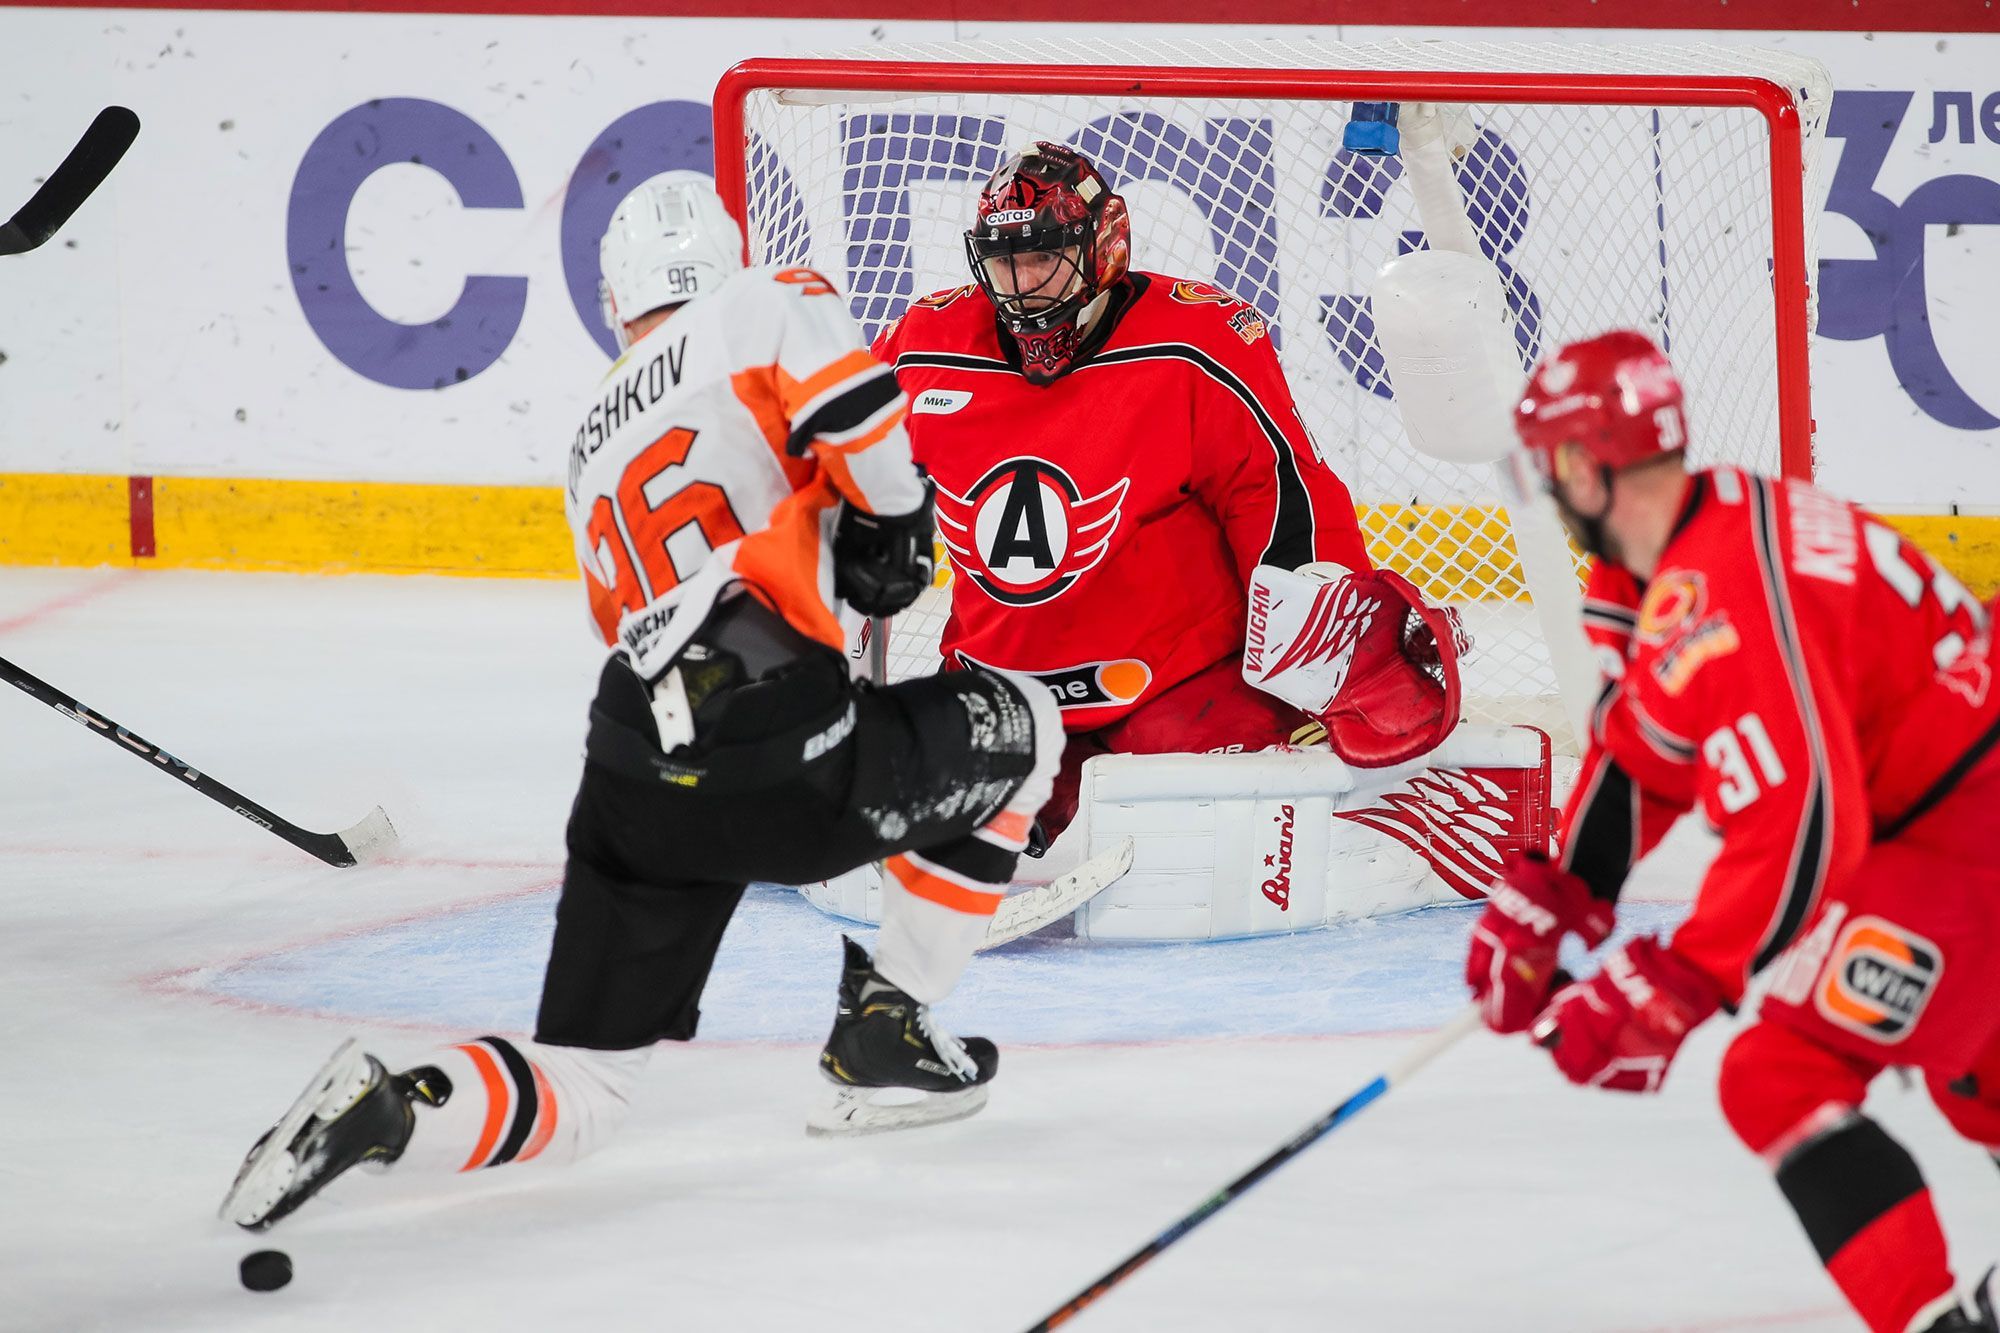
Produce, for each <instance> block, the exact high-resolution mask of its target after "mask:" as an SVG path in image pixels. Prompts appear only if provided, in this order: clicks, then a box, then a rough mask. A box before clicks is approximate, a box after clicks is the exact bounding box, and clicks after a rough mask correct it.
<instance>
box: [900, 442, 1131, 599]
mask: <svg viewBox="0 0 2000 1333" xmlns="http://www.w3.org/2000/svg"><path fill="white" fill-rule="evenodd" d="M1131 484H1132V483H1131V480H1130V479H1129V478H1126V477H1120V478H1119V479H1118V481H1117V483H1116V484H1115V485H1112V486H1110V487H1107V488H1106V489H1104V490H1102V491H1099V492H1098V493H1097V494H1096V495H1092V496H1087V497H1086V496H1085V495H1084V493H1083V488H1082V487H1080V486H1078V485H1077V484H1076V482H1075V480H1074V479H1073V478H1071V476H1070V475H1069V473H1067V472H1065V471H1063V470H1062V469H1061V468H1060V467H1057V466H1056V465H1055V464H1054V463H1051V462H1049V461H1048V460H1046V459H1041V458H1010V459H1008V460H1007V461H1006V462H1004V463H1001V464H999V465H998V466H996V467H994V468H993V469H992V470H990V471H989V472H987V474H986V475H985V476H983V477H981V478H980V479H979V480H978V481H976V482H974V483H973V485H972V488H971V489H970V490H969V491H967V492H966V493H965V494H964V495H958V494H955V493H954V492H952V491H949V490H947V489H945V488H944V487H943V486H940V487H938V488H937V520H938V535H939V537H940V538H942V539H943V541H944V544H945V547H946V549H947V550H949V551H950V552H951V559H952V563H953V564H955V565H956V566H958V568H959V570H960V572H961V573H963V574H964V575H965V577H967V578H969V579H971V580H972V581H973V582H974V583H976V584H978V585H979V586H980V588H982V589H984V590H985V592H986V594H987V595H988V596H990V597H992V598H993V600H995V601H996V602H1003V603H1005V604H1006V605H1008V606H1034V605H1037V604H1038V603H1041V602H1046V601H1049V600H1051V599H1053V598H1056V597H1060V596H1061V595H1062V594H1063V593H1064V592H1066V591H1068V590H1069V588H1070V586H1071V585H1072V584H1074V583H1075V582H1076V581H1077V579H1078V578H1080V577H1081V576H1082V575H1083V574H1085V573H1087V572H1088V571H1089V570H1090V569H1091V568H1093V567H1094V566H1095V565H1096V564H1097V562H1098V561H1100V560H1102V559H1104V553H1105V552H1106V551H1108V550H1109V549H1110V547H1111V534H1112V533H1114V532H1116V531H1117V530H1118V519H1119V515H1120V512H1121V509H1120V506H1121V505H1122V504H1123V503H1124V500H1125V492H1126V490H1127V489H1128V488H1129V487H1130V486H1131Z"/></svg>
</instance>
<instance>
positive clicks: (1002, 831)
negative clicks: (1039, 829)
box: [982, 810, 1035, 842]
mask: <svg viewBox="0 0 2000 1333" xmlns="http://www.w3.org/2000/svg"><path fill="white" fill-rule="evenodd" d="M1034 822H1035V817H1034V816H1033V815H1031V814H1027V813H1025V812H1023V811H1020V810H1002V811H1001V812H1000V813H999V814H997V815H995V816H993V818H991V819H989V820H987V821H986V827H985V829H984V830H982V831H983V832H988V833H992V834H995V835H997V836H999V837H1002V838H1005V839H1007V841H1009V842H1026V841H1027V840H1028V830H1029V829H1030V828H1031V827H1032V826H1033V825H1034Z"/></svg>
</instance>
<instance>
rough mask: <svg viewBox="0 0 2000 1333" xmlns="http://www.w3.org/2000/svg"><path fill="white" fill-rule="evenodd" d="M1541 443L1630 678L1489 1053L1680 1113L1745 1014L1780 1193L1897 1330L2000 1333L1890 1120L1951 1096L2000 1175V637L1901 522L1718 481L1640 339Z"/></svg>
mask: <svg viewBox="0 0 2000 1333" xmlns="http://www.w3.org/2000/svg"><path fill="white" fill-rule="evenodd" d="M1516 426H1517V428H1518V430H1519V434H1520V437H1521V440H1522V442H1523V444H1524V445H1525V446H1526V449H1527V451H1528V453H1529V454H1530V455H1531V456H1532V458H1533V460H1534V461H1535V463H1536V464H1538V465H1539V467H1540V468H1541V470H1542V472H1543V475H1544V477H1545V478H1546V480H1547V482H1548V484H1549V487H1550V489H1551V491H1552V492H1553V494H1554V496H1555V498H1556V501H1557V503H1558V505H1559V507H1560V508H1561V509H1562V511H1563V515H1564V518H1565V521H1566V522H1567V524H1568V526H1569V527H1570V529H1571V532H1572V534H1573V535H1574V536H1575V537H1576V539H1577V540H1578V542H1579V543H1580V544H1582V545H1583V546H1585V547H1586V548H1587V549H1588V550H1589V551H1590V552H1591V553H1592V554H1593V555H1594V556H1595V557H1596V563H1595V568H1594V570H1593V573H1592V577H1591V586H1590V598H1589V601H1588V603H1587V607H1586V619H1587V620H1588V621H1589V623H1590V627H1591V629H1592V631H1593V633H1594V634H1595V635H1596V636H1597V637H1598V640H1599V643H1600V645H1601V646H1603V647H1605V648H1609V649H1612V651H1611V652H1610V654H1609V658H1610V661H1609V665H1610V666H1611V668H1612V670H1611V672H1610V678H1609V679H1608V681H1607V683H1606V687H1605V691H1604V694H1603V696H1602V698H1601V699H1600V701H1599V703H1598V705H1597V708H1596V711H1595V716H1594V723H1593V728H1592V733H1593V734H1592V737H1591V745H1590V750H1589V754H1588V757H1587V759H1586V761H1585V766H1584V769H1583V773H1582V776H1581V778H1580V780H1579V782H1578V785H1577V788H1576V791H1575V793H1574V794H1573V796H1572V797H1571V799H1570V803H1569V807H1568V809H1567V810H1566V811H1565V814H1564V819H1563V836H1562V839H1561V848H1562V850H1561V855H1560V859H1559V860H1555V861H1551V860H1547V859H1541V858H1531V857H1519V858H1516V859H1515V860H1514V861H1513V862H1512V863H1511V865H1510V867H1509V869H1508V872H1507V875H1506V879H1505V882H1504V884H1502V885H1500V886H1498V887H1496V889H1495V890H1494V893H1493V896H1492V899H1491V902H1490V904H1489V906H1488V907H1487V908H1486V910H1485V912H1484V914H1483V916H1482V919H1481V921H1480V923H1479V925H1478V927H1477V928H1476V929H1475V931H1474V934H1473V942H1472V947H1471V950H1470V954H1469V957H1468V960H1467V966H1466V974H1467V981H1468V982H1469V983H1470V985H1471V987H1472V990H1473V994H1474V996H1475V998H1476V999H1477V1001H1478V1003H1479V1004H1480V1006H1481V1008H1482V1011H1483V1013H1484V1015H1485V1018H1486V1021H1487V1023H1488V1025H1489V1026H1491V1027H1492V1028H1494V1029H1495V1030H1496V1031H1501V1032H1511V1031H1519V1030H1522V1029H1525V1028H1532V1029H1533V1032H1534V1034H1535V1037H1536V1039H1537V1040H1538V1041H1539V1042H1540V1043H1541V1044H1542V1045H1543V1046H1544V1047H1547V1048H1549V1049H1550V1051H1551V1053H1552V1054H1553V1056H1554V1059H1555V1063H1556V1065H1557V1067H1558V1068H1559V1069H1560V1070H1561V1071H1562V1073H1563V1074H1564V1075H1565V1076H1567V1077H1568V1078H1569V1079H1571V1080H1572V1081H1574V1082H1576V1083H1580V1084H1584V1085H1588V1086H1593V1087H1603V1088H1610V1089H1615V1090H1619V1091H1627V1092H1649V1091H1652V1090H1654V1089H1656V1088H1658V1087H1659V1085H1660V1083H1661V1080H1662V1079H1664V1078H1665V1076H1666V1072H1667V1067H1668V1064H1669V1062H1670V1061H1671V1060H1672V1059H1673V1056H1674V1052H1675V1050H1676V1049H1677V1048H1678V1047H1679V1045H1680V1044H1681V1041H1682V1039H1683V1038H1684V1037H1685V1036H1686V1035H1687V1033H1688V1032H1689V1031H1690V1030H1691V1029H1693V1028H1694V1027H1695V1026H1696V1025H1698V1024H1699V1023H1701V1022H1703V1021H1704V1020H1706V1019H1707V1018H1708V1017H1710V1016H1711V1015H1712V1014H1714V1013H1715V1012H1716V1010H1718V1009H1721V1008H1729V1009H1734V1008H1735V1007H1736V1006H1737V1005H1739V1004H1741V1003H1743V1000H1744V995H1745V990H1746V988H1747V987H1748V985H1749V983H1750V979H1751V977H1752V976H1753V975H1755V974H1757V973H1759V972H1762V971H1764V970H1765V969H1766V968H1769V969H1771V986H1770V989H1769V992H1768V993H1767V995H1766V996H1765V998H1764V1000H1763V1005H1762V1009H1761V1011H1760V1012H1759V1014H1758V1016H1757V1018H1756V1021H1754V1022H1752V1023H1751V1024H1750V1025H1749V1026H1747V1027H1746V1028H1745V1029H1744V1030H1743V1031H1742V1032H1741V1033H1739V1034H1738V1035H1737V1037H1736V1038H1735V1040H1734V1041H1733V1042H1732V1043H1731V1045H1730V1047H1729V1049H1728V1052H1727V1054H1726V1055H1725V1056H1724V1057H1723V1061H1722V1069H1721V1074H1720V1077H1719V1087H1718V1092H1719V1096H1720V1100H1721V1103H1722V1110H1723V1114H1724V1116H1725V1117H1726V1118H1727V1119H1728V1121H1729V1124H1730V1126H1731V1128H1733V1129H1734V1130H1735V1131H1736V1133H1737V1135H1738V1136H1739V1137H1740V1138H1741V1139H1742V1140H1743V1141H1744V1143H1745V1144H1747V1145H1748V1146H1749V1148H1750V1149H1751V1151H1752V1152H1754V1153H1756V1154H1757V1155H1758V1156H1759V1157H1760V1158H1761V1159H1762V1160H1763V1162H1764V1163H1765V1165H1766V1166H1767V1167H1768V1168H1769V1169H1770V1170H1771V1172H1772V1173H1773V1175H1774V1176H1775V1178H1776V1181H1777V1184H1778V1187H1779V1189H1780V1190H1781V1191H1782V1192H1783V1194H1784V1196H1785V1198H1786V1200H1787V1201H1788V1202H1789V1203H1790V1204H1791V1205H1792V1208H1793V1210H1794V1211H1795V1212H1796V1213H1797V1214H1798V1218H1799V1221H1800V1223H1801V1224H1802V1225H1803V1226H1804V1228H1805V1231H1806V1234H1807V1236H1808V1238H1809V1239H1810V1240H1811V1242H1812V1244H1813V1246H1814V1248H1815V1249H1816V1250H1817V1251H1818V1254H1819V1257H1820V1259H1821V1261H1822V1262H1823V1263H1824V1264H1825V1265H1826V1269H1827V1272H1828V1273H1829V1274H1830V1275H1831V1277H1832V1278H1833V1280H1834V1282H1835V1283H1836V1284H1837V1285H1838V1286H1839V1288H1840V1290H1841V1291H1842V1292H1843V1293H1844V1294H1845V1295H1846V1297H1847V1299H1848V1301H1849V1302H1850V1303H1851V1304H1852V1305H1853V1307H1854V1309H1855V1311H1856V1312H1857V1313H1858V1314H1859V1315H1860V1316H1861V1318H1862V1319H1863V1320H1864V1321H1865V1322H1866V1323H1867V1325H1868V1327H1869V1328H1871V1329H1874V1330H1876V1331H1877V1333H1913V1331H1917V1330H1923V1331H1926V1333H1947V1331H1948V1330H1987V1331H1988V1333H1992V1331H1993V1330H1995V1328H1996V1321H1995V1318H1994V1313H1993V1307H1992V1304H1991V1292H1990V1284H1988V1285H1987V1286H1984V1287H1982V1289H1981V1291H1980V1292H1979V1294H1978V1296H1977V1298H1976V1306H1977V1311H1976V1313H1975V1312H1973V1311H1969V1310H1967V1309H1966V1308H1965V1307H1963V1306H1962V1305H1961V1304H1960V1301H1959V1298H1958V1297H1957V1295H1956V1294H1955V1292H1954V1283H1953V1277H1952V1274H1951V1271H1950V1269H1949V1267H1948V1265H1947V1260H1946V1248H1945V1241H1944V1236H1943V1233H1942V1231H1941V1230H1940V1228H1939V1224H1938V1218H1937V1214H1936V1211H1935V1210H1934V1208H1933V1207H1932V1204H1931V1198H1930V1193H1929V1190H1928V1189H1927V1187H1926V1186H1925V1184H1924V1180H1923V1177H1922V1175H1921V1174H1920V1173H1919V1171H1918V1169H1917V1165H1916V1163H1915V1162H1914V1161H1913V1160H1912V1159H1911V1157H1910V1155H1909V1153H1908V1152H1906V1151H1905V1150H1904V1149H1903V1148H1902V1146H1901V1145H1899V1144H1898V1143H1897V1142H1896V1141H1895V1140H1894V1139H1892V1138H1891V1137H1890V1136H1889V1135H1888V1134H1887V1133H1886V1132H1885V1131H1884V1130H1883V1129H1882V1128H1881V1126H1879V1125H1878V1124H1876V1123H1875V1121H1873V1120H1872V1119H1870V1118H1869V1117H1868V1116H1866V1115H1865V1114H1863V1113H1862V1110H1861V1104H1862V1100H1863V1097H1864V1095H1865V1093H1866V1090H1867V1087H1868V1085H1869V1083H1870V1082H1871V1081H1872V1080H1873V1079H1874V1078H1875V1076H1876V1075H1877V1074H1879V1073H1881V1072H1882V1070H1883V1069H1885V1068H1886V1067H1888V1066H1889V1065H1892V1064H1893V1065H1901V1066H1907V1067H1911V1068H1914V1069H1917V1070H1920V1071H1922V1074H1923V1077H1924V1081H1925V1083H1926V1085H1927V1087H1928V1088H1929V1091H1930V1094H1931V1096H1932V1097H1933V1098H1934V1099H1935V1100H1936V1102H1937V1105H1938V1107H1939V1109H1940V1110H1942V1111H1943V1112H1944V1114H1945V1117H1946V1118H1947V1119H1948V1120H1949V1121H1950V1122H1951V1124H1952V1125H1953V1126H1955V1127H1956V1128H1957V1129H1958V1131H1959V1132H1960V1133H1961V1134H1963V1135H1964V1136H1965V1137H1967V1138H1969V1139H1971V1140H1973V1141H1975V1142H1977V1143H1980V1144H1983V1145H1985V1146H1986V1147H1987V1149H1988V1150H1989V1151H1992V1152H2000V866H1996V865H1995V863H1994V861H1993V857H1992V849H1991V845H1990V844H1991V833H1990V828H1991V819H1992V814H1991V812H1992V810H1993V809H1994V806H1995V802H1996V801H2000V754H1996V753H1995V748H1996V747H1995V741H1996V739H2000V689H1996V688H1995V682H1994V680H1993V662H1992V655H1991V646H1992V645H1991V640H1990V638H1989V623H1988V616H1989V612H1988V608H1987V607H1985V606H1983V605H1981V604H1980V603H1979V602H1978V601H1977V600H1976V599H1975V598H1973V597H1972V596H1971V595H1970V594H1969V593H1967V592H1966V590H1965V588H1964V587H1963V586H1962V585H1960V584H1959V582H1958V581H1957V580H1956V579H1954V578H1952V576H1951V575H1950V574H1948V573H1946V572H1945V571H1943V570H1942V569H1940V568H1939V567H1938V566H1937V565H1936V564H1935V563H1934V562H1933V561H1932V560H1931V558H1930V557H1929V556H1927V555H1926V554H1924V552H1923V551H1921V550H1919V549H1918V548H1917V547H1916V546H1914V545H1912V544H1911V543H1910V542H1909V541H1908V540H1907V539H1905V538H1903V537H1901V536H1900V535H1898V534H1897V533H1896V532H1895V530H1894V529H1892V528H1890V527H1888V526H1887V525H1886V524H1884V523H1883V522H1882V521H1881V520H1879V519H1877V518H1875V517H1874V516H1872V515H1870V514H1869V513H1867V512H1865V511H1864V510H1861V509H1859V508H1857V507H1856V506H1854V505H1850V504H1848V503H1846V502H1844V501H1841V500H1838V499H1835V498H1834V497H1832V496H1830V495H1827V494H1826V493H1824V492H1822V491H1819V490H1817V489H1815V488H1813V487H1812V486H1810V485H1807V484H1805V483H1803V482H1798V481H1776V480H1771V479H1768V478H1764V477H1758V476H1753V475H1750V474H1747V473H1744V472H1741V471H1738V470H1736V469H1734V468H1727V467H1718V468H1711V469H1707V470H1697V471H1689V470H1687V469H1686V467H1685V464H1684V449H1685V446H1686V444H1687V428H1686V422H1685V418H1684V417H1683V415H1682V410H1681V391H1680V386H1679V385H1678V383H1677V382H1676V380H1675V378H1674V374H1673V371H1672V368H1671V367H1670V366H1669V365H1668V363H1667V360H1666V358H1665V357H1664V356H1663V355H1662V354H1661V353H1660V352H1659V350H1658V349H1657V348H1655V347H1654V346H1653V345H1652V344H1651V343H1650V342H1649V341H1648V340H1647V339H1646V338H1644V337H1643V336H1642V335H1640V334H1637V333H1612V334H1607V335H1604V336H1603V337H1600V338H1596V339H1592V340H1590V341H1588V342H1583V343H1577V344H1574V345H1571V346H1569V347H1565V348H1563V349H1562V350H1561V351H1559V352H1558V353H1556V354H1555V355H1554V356H1553V357H1550V358H1548V359H1547V360H1546V361H1544V362H1543V363H1542V365H1541V366H1539V367H1538V368H1537V370H1536V372H1535V374H1534V377H1533V378H1532V380H1531V381H1530V383H1529V385H1528V389H1527V392H1526V395H1525V397H1524V398H1523V400H1522V402H1521V404H1520V409H1519V412H1518V414H1517V416H1516ZM1696 807H1699V808H1700V809H1701V811H1702V813H1703V814H1704V815H1705V816H1706V818H1707V819H1708V820H1709V822H1710V823H1711V824H1712V825H1714V827H1715V828H1716V829H1717V830H1719V832H1720V835H1721V839H1722V846H1721V851H1720V853H1719V855H1718V856H1717V858H1716V860H1715V861H1714V863H1713V865H1712V866H1711V868H1710V869H1709V870H1708V872H1707V874H1706V876H1705V878H1704V879H1703V880H1702V883H1701V885H1700V888H1699V891H1698V893H1697V896H1696V898H1695V901H1694V906H1693V909H1692V911H1691V913H1690V915H1689V916H1688V918H1687V920H1686V921H1685V922H1684V923H1683V924H1682V925H1681V927H1680V928H1679V929H1678V930H1677V931H1676V932H1674V934H1673V937H1672V939H1671V940H1660V939H1653V938H1641V939H1637V940H1634V941H1633V942H1631V943H1630V944H1628V945H1626V946H1625V947H1624V948H1623V949H1621V950H1619V951H1617V952H1615V953H1613V954H1611V955H1610V956H1609V957H1608V958H1607V959H1606V960H1605V963H1604V966H1603V968H1602V970H1601V971H1600V972H1599V973H1598V974H1597V975H1596V976H1595V977H1593V978H1591V979H1589V980H1587V981H1577V982H1569V981H1568V979H1567V978H1566V977H1564V976H1563V975H1562V974H1561V973H1560V972H1559V971H1558V970H1557V967H1556V948H1557V945H1558V944H1559V943H1560V942H1561V941H1562V939H1563V938H1564V937H1565V936H1566V935H1567V934H1569V933H1571V932H1574V933H1576V934H1578V935H1579V936H1581V937H1582V938H1583V940H1584V941H1585V943H1586V944H1589V945H1591V946H1593V947H1594V946H1595V945H1597V944H1600V943H1602V942H1603V940H1604V938H1605V936H1606V934H1607V933H1608V932H1609V930H1610V928H1611V923H1612V917H1613V912H1614V909H1615V904H1616V901H1617V897H1618V893H1619V889H1620V886H1621V885H1622V883H1623V881H1624V879H1625V876H1626V873H1627V871H1628V869H1629V868H1630V867H1631V865H1632V864H1633V862H1634V861H1635V860H1637V859H1638V858H1639V857H1640V856H1642V855H1644V854H1645V852H1646V851H1647V850H1648V849H1649V848H1650V847H1651V846H1652V845H1653V844H1654V843H1655V842H1657V840H1658V838H1659V837H1660V835H1661V834H1662V833H1664V832H1665V830H1666V827H1667V826H1668V825H1669V824H1670V823H1671V822H1672V821H1673V820H1674V819H1675V818H1677V817H1678V816H1679V815H1680V814H1681V813H1683V812H1686V811H1689V810H1692V809H1694V808H1696Z"/></svg>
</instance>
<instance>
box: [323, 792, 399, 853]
mask: <svg viewBox="0 0 2000 1333" xmlns="http://www.w3.org/2000/svg"><path fill="white" fill-rule="evenodd" d="M334 836H336V837H338V838H339V839H340V841H341V845H342V846H344V847H346V848H347V854H348V855H349V856H350V857H352V858H353V859H352V860H350V861H349V862H347V864H349V865H354V864H357V863H360V862H365V861H378V860H380V859H381V858H383V857H385V856H387V855H388V854H389V853H390V852H393V851H395V850H396V841H397V839H396V826H395V825H394V824H391V823H390V822H389V816H388V815H387V814H386V813H384V812H383V810H382V807H381V806H379V805H378V806H376V807H375V808H374V809H373V810H370V811H369V812H368V813H367V814H366V815H363V816H362V817H361V822H360V823H358V824H356V825H355V826H354V827H352V828H346V829H342V830H341V831H340V832H339V833H337V834H335V835H334Z"/></svg>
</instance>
